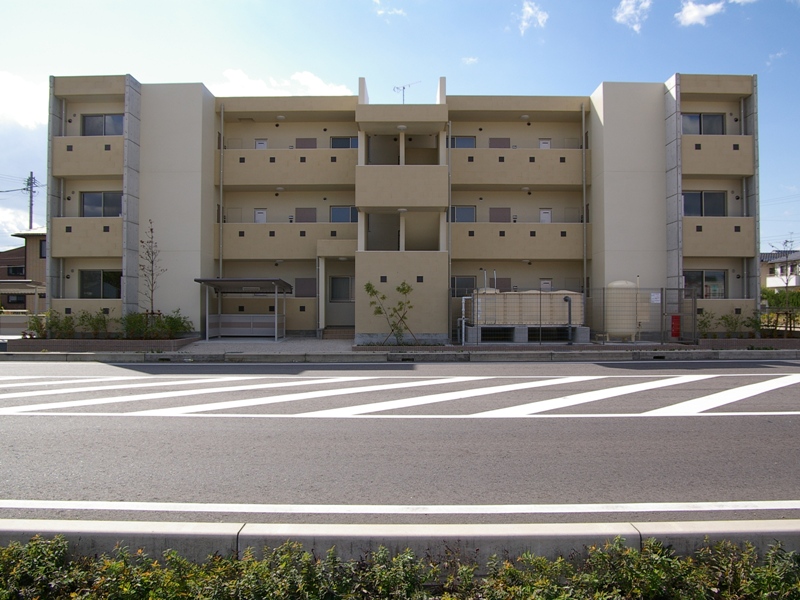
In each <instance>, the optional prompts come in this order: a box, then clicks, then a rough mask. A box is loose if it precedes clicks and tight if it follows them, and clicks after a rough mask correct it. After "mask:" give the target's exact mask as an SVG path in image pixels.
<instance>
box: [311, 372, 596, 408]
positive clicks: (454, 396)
mask: <svg viewBox="0 0 800 600" xmlns="http://www.w3.org/2000/svg"><path fill="white" fill-rule="evenodd" d="M594 379H603V377H602V376H585V377H563V378H561V379H548V380H544V381H526V382H523V383H512V384H508V385H498V386H492V387H485V388H477V389H471V390H460V391H458V392H446V393H444V394H431V395H429V396H417V397H415V398H402V399H400V400H389V401H386V402H371V403H369V404H359V405H357V406H344V407H342V408H332V409H329V410H318V411H313V412H307V413H302V414H300V415H298V416H301V417H333V418H336V417H352V416H354V415H361V414H364V413H374V412H380V411H386V410H395V409H398V408H408V407H411V406H420V405H423V404H433V403H436V402H448V401H450V400H461V399H463V398H475V397H477V396H488V395H491V394H502V393H505V392H515V391H518V390H527V389H531V388H537V387H545V386H551V385H563V384H567V383H576V382H579V381H587V380H594Z"/></svg>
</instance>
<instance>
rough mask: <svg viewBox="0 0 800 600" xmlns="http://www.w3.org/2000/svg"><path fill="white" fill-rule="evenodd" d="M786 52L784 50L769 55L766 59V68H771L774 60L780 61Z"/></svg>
mask: <svg viewBox="0 0 800 600" xmlns="http://www.w3.org/2000/svg"><path fill="white" fill-rule="evenodd" d="M787 54H788V52H787V51H786V50H781V51H780V52H776V53H775V54H770V55H769V57H768V58H767V66H768V67H771V66H772V65H773V63H774V62H775V61H776V60H780V59H781V58H783V57H784V56H786V55H787Z"/></svg>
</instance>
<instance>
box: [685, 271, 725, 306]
mask: <svg viewBox="0 0 800 600" xmlns="http://www.w3.org/2000/svg"><path fill="white" fill-rule="evenodd" d="M698 273H699V274H700V279H699V280H697V279H696V274H698ZM712 273H715V274H720V275H721V276H722V291H721V293H720V291H719V290H716V291H713V290H712V286H714V285H716V282H715V279H711V280H710V281H709V279H710V278H709V277H708V275H709V274H712ZM689 274H692V275H693V277H692V278H693V279H695V281H693V282H691V283H690V281H689V279H688V277H687V275H689ZM698 283H699V285H698ZM683 286H684V289H695V290H696V291H697V298H698V299H699V300H725V299H726V298H728V272H727V271H726V270H724V269H684V271H683Z"/></svg>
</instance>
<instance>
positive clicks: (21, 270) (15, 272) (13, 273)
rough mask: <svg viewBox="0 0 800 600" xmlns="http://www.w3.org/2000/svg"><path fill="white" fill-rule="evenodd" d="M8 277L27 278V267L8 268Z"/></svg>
mask: <svg viewBox="0 0 800 600" xmlns="http://www.w3.org/2000/svg"><path fill="white" fill-rule="evenodd" d="M8 276H9V277H25V266H24V265H21V266H13V267H8Z"/></svg>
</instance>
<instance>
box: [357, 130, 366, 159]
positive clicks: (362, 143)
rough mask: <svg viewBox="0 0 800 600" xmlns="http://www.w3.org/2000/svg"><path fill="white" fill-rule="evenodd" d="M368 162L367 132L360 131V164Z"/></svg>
mask: <svg viewBox="0 0 800 600" xmlns="http://www.w3.org/2000/svg"><path fill="white" fill-rule="evenodd" d="M366 164H367V134H366V133H365V132H363V131H359V132H358V166H359V167H363V166H364V165H366Z"/></svg>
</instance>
